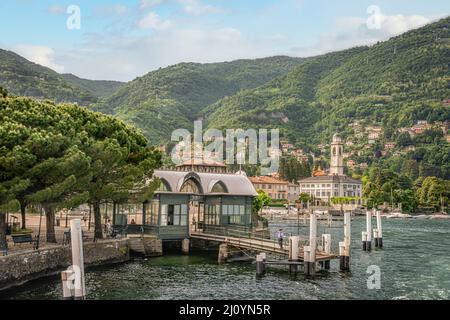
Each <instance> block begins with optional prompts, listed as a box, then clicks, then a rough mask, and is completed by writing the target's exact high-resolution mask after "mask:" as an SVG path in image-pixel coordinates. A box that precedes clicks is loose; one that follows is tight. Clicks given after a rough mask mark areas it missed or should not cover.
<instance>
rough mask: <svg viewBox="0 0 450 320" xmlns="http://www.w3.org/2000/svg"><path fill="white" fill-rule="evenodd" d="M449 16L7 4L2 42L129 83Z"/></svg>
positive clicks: (334, 3)
mask: <svg viewBox="0 0 450 320" xmlns="http://www.w3.org/2000/svg"><path fill="white" fill-rule="evenodd" d="M448 15H450V3H449V2H448V0H377V1H376V0H368V1H366V0H117V1H106V0H90V1H89V0H69V1H66V0H62V1H61V0H8V1H0V48H2V49H5V50H11V51H14V52H16V53H18V54H20V55H22V56H24V57H25V58H27V59H29V60H31V61H33V62H36V63H39V64H41V65H44V66H47V67H49V68H52V69H53V70H55V71H57V72H60V73H73V74H75V75H77V76H80V77H83V78H87V79H95V80H120V81H129V80H132V79H134V78H136V77H138V76H142V75H144V74H146V73H147V72H149V71H152V70H156V69H158V68H164V67H167V66H170V65H174V64H177V63H180V62H200V63H207V62H222V61H231V60H236V59H253V58H261V57H267V56H274V55H288V56H293V57H308V56H313V55H318V54H323V53H326V52H330V51H337V50H342V49H346V48H350V47H354V46H357V45H370V44H373V43H376V42H378V41H383V40H387V39H389V38H390V37H392V36H395V35H398V34H401V33H403V32H406V31H408V30H411V29H414V28H418V27H421V26H423V25H425V24H427V23H430V22H432V21H435V20H438V19H440V18H443V17H446V16H448Z"/></svg>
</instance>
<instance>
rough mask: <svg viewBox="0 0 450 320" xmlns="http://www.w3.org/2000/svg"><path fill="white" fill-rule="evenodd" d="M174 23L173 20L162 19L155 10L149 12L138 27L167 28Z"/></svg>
mask: <svg viewBox="0 0 450 320" xmlns="http://www.w3.org/2000/svg"><path fill="white" fill-rule="evenodd" d="M172 25H173V22H172V21H171V20H161V18H160V17H159V15H158V14H157V13H155V12H149V13H148V14H147V15H146V16H145V17H144V18H142V19H141V20H140V21H139V22H138V27H139V28H141V29H155V30H166V29H168V28H170V27H172Z"/></svg>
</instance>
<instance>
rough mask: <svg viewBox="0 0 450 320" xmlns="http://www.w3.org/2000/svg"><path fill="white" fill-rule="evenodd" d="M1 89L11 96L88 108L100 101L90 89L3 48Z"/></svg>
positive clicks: (0, 53) (0, 54)
mask: <svg viewBox="0 0 450 320" xmlns="http://www.w3.org/2000/svg"><path fill="white" fill-rule="evenodd" d="M0 86H2V87H3V88H5V89H7V90H8V91H9V92H10V94H14V95H20V96H28V97H34V98H39V99H51V100H55V101H56V102H72V103H77V104H79V105H88V104H91V103H94V102H96V101H97V97H96V96H95V95H94V94H93V93H92V92H91V91H89V90H86V89H83V88H82V87H78V86H76V85H73V84H72V83H70V82H67V81H66V80H65V79H64V78H63V77H62V76H61V75H60V74H58V73H57V72H55V71H53V70H51V69H49V68H46V67H43V66H40V65H38V64H36V63H33V62H31V61H28V60H27V59H25V58H23V57H21V56H19V55H17V54H15V53H14V52H11V51H5V50H1V49H0Z"/></svg>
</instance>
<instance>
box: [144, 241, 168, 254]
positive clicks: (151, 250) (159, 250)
mask: <svg viewBox="0 0 450 320" xmlns="http://www.w3.org/2000/svg"><path fill="white" fill-rule="evenodd" d="M143 241H144V247H145V254H146V256H147V257H160V256H162V255H163V244H162V240H159V239H152V238H144V240H143Z"/></svg>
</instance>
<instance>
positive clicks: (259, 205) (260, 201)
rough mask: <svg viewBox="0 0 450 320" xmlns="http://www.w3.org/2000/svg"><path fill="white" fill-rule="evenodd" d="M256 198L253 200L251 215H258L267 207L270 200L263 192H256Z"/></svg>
mask: <svg viewBox="0 0 450 320" xmlns="http://www.w3.org/2000/svg"><path fill="white" fill-rule="evenodd" d="M257 192H258V196H257V197H255V199H254V200H253V213H256V214H259V213H260V212H261V210H262V209H263V208H264V207H266V206H268V205H269V204H270V203H271V202H272V199H271V198H270V197H269V195H268V194H267V193H265V192H264V191H263V190H257Z"/></svg>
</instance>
